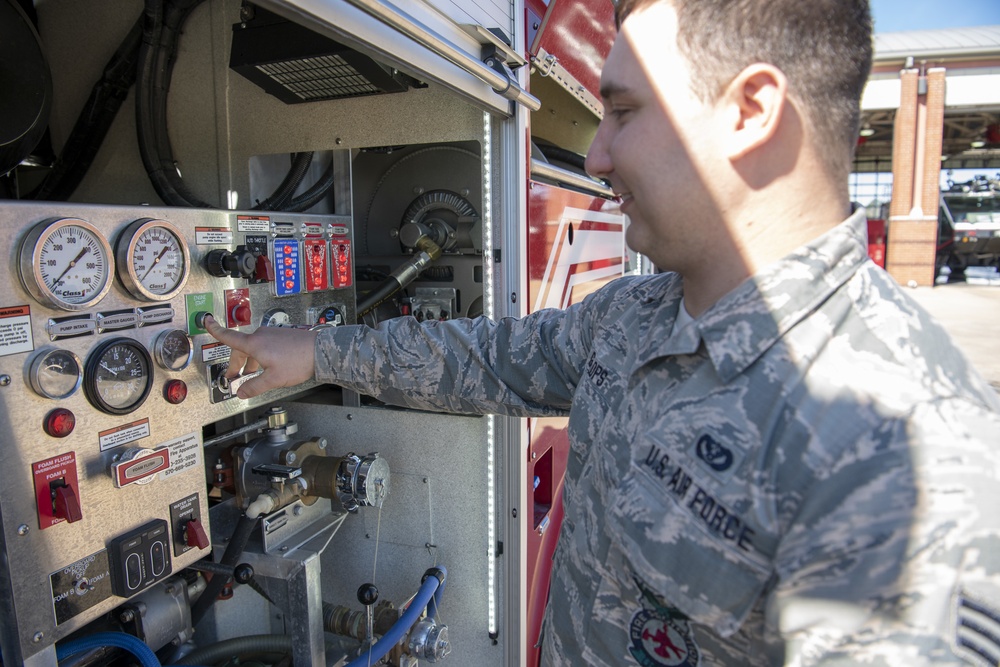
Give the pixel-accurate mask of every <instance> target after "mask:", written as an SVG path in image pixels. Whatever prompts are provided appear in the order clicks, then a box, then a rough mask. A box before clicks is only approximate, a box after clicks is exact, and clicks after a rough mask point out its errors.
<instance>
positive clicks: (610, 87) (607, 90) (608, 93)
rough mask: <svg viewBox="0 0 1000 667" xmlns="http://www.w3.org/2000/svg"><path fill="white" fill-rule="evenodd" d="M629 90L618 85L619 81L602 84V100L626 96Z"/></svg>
mask: <svg viewBox="0 0 1000 667" xmlns="http://www.w3.org/2000/svg"><path fill="white" fill-rule="evenodd" d="M628 91H629V89H628V88H627V87H626V86H624V85H622V84H620V83H618V82H617V81H608V82H607V83H604V82H602V83H601V98H602V99H608V98H609V97H614V96H615V95H624V94H625V93H627V92H628Z"/></svg>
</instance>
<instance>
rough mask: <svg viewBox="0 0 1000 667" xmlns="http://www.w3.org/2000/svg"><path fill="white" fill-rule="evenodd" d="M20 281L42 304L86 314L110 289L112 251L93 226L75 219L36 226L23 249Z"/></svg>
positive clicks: (25, 240)
mask: <svg viewBox="0 0 1000 667" xmlns="http://www.w3.org/2000/svg"><path fill="white" fill-rule="evenodd" d="M20 259H21V266H20V268H21V280H22V282H23V283H24V286H25V288H26V289H27V290H28V292H30V293H31V295H32V296H33V297H35V298H36V299H38V301H40V302H41V303H43V304H45V305H48V306H54V307H56V308H61V309H63V310H83V309H85V308H88V307H90V306H92V305H94V304H96V303H97V302H98V301H100V300H101V299H102V298H104V295H105V294H107V293H108V290H110V289H111V276H112V275H114V259H113V257H112V256H111V246H110V244H109V243H108V241H107V239H105V238H104V236H102V235H101V233H100V232H99V231H98V230H97V228H96V227H94V226H93V225H92V224H90V223H89V222H86V221H84V220H79V219H76V218H63V219H60V220H54V221H48V222H43V223H41V224H39V225H37V226H35V227H34V228H33V229H32V230H31V231H30V232H28V235H27V236H26V237H25V239H24V243H23V245H22V246H21V258H20Z"/></svg>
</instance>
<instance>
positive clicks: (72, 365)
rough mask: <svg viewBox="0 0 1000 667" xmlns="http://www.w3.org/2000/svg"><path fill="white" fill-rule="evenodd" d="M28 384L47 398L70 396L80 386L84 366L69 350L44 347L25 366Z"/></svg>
mask: <svg viewBox="0 0 1000 667" xmlns="http://www.w3.org/2000/svg"><path fill="white" fill-rule="evenodd" d="M25 373H26V374H27V376H28V384H29V385H30V386H31V388H32V389H34V390H35V393H36V394H38V395H39V396H43V397H45V398H55V399H60V398H68V397H70V396H72V395H73V394H74V393H75V392H76V390H77V389H79V388H80V382H81V380H82V378H83V368H82V366H81V364H80V358H79V357H77V356H76V355H75V354H73V353H72V352H70V351H69V350H60V349H57V348H42V349H41V350H39V351H38V352H37V353H36V354H35V355H34V356H33V357H32V358H31V359H30V360H29V361H28V364H27V366H26V367H25Z"/></svg>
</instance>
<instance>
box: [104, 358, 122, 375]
mask: <svg viewBox="0 0 1000 667" xmlns="http://www.w3.org/2000/svg"><path fill="white" fill-rule="evenodd" d="M101 368H103V369H104V370H106V371H107V372H109V373H111V374H112V375H114V376H115V377H118V373H115V372H114V371H113V370H111V369H110V368H109V367H108V365H107V364H106V363H104V362H103V361H102V362H101Z"/></svg>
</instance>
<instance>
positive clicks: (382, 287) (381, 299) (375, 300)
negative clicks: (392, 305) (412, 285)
mask: <svg viewBox="0 0 1000 667" xmlns="http://www.w3.org/2000/svg"><path fill="white" fill-rule="evenodd" d="M401 289H403V286H402V285H401V284H399V281H398V280H396V277H395V276H389V277H388V278H386V279H385V280H384V281H383V282H381V283H379V285H378V287H376V288H375V289H373V290H372V291H371V292H368V294H365V299H364V301H361V302H359V303H358V306H357V317H358V319H360V318H361V317H362V316H364V315H366V314H367V313H368V312H369V311H372V310H375V309H376V308H378V307H379V306H380V305H382V304H383V303H385V302H386V301H388V300H389V299H390V298H391V297H392V295H393V294H396V293H397V292H399V291H400V290H401Z"/></svg>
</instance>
